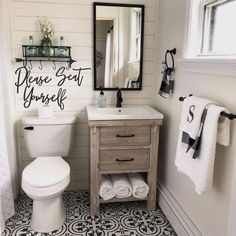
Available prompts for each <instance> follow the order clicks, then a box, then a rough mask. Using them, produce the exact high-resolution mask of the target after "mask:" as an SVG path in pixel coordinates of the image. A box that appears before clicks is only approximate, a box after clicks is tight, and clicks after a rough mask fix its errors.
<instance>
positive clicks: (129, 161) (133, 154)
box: [99, 150, 150, 171]
mask: <svg viewBox="0 0 236 236" xmlns="http://www.w3.org/2000/svg"><path fill="white" fill-rule="evenodd" d="M99 156H100V160H99V170H100V171H113V170H121V171H123V170H127V171H129V170H140V171H141V170H148V169H149V165H150V162H149V160H150V151H149V150H112V151H111V150H103V151H100V155H99Z"/></svg>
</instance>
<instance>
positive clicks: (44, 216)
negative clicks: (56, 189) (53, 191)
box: [30, 195, 66, 233]
mask: <svg viewBox="0 0 236 236" xmlns="http://www.w3.org/2000/svg"><path fill="white" fill-rule="evenodd" d="M65 218H66V214H65V207H64V203H63V200H62V196H61V195H59V196H57V197H53V198H49V199H33V213H32V219H31V223H30V226H31V228H32V230H34V231H36V232H41V233H48V232H51V231H53V230H56V229H58V228H60V227H61V226H62V224H63V223H64V221H65Z"/></svg>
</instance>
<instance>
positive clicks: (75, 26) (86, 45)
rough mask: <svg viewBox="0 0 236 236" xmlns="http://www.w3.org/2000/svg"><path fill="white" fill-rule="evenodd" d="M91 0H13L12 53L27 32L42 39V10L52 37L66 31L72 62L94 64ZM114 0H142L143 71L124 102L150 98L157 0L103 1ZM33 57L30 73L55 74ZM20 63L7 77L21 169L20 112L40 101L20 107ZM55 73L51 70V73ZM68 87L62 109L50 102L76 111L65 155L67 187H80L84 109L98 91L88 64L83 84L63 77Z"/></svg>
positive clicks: (24, 158) (25, 159) (84, 171)
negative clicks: (71, 143) (68, 168)
mask: <svg viewBox="0 0 236 236" xmlns="http://www.w3.org/2000/svg"><path fill="white" fill-rule="evenodd" d="M92 2H93V1H91V0H67V1H65V0H12V6H11V7H12V11H11V12H12V14H11V35H12V59H14V58H15V57H21V56H22V55H21V45H22V44H27V43H28V37H29V35H33V37H34V42H35V43H37V44H38V43H39V42H40V39H41V35H40V29H39V24H38V18H37V17H38V16H39V17H44V16H46V17H47V18H48V19H49V20H51V21H52V23H53V24H54V28H55V38H56V39H57V40H54V41H53V43H54V44H55V45H58V39H59V37H60V36H64V38H65V45H69V46H72V57H73V59H75V60H77V62H76V63H75V64H73V66H74V67H92V36H93V33H92V31H93V29H92ZM104 2H118V3H132V4H145V37H144V74H143V90H142V91H130V92H125V91H124V92H123V97H124V104H151V102H152V98H153V96H154V92H155V91H154V78H155V74H156V73H157V72H156V71H155V67H154V64H155V63H154V61H155V58H154V52H155V38H156V30H155V29H156V18H157V17H156V15H157V12H158V11H157V7H158V5H157V0H126V1H123V0H122V1H121V0H120V1H114V0H113V1H104ZM38 66H39V64H37V63H34V64H33V69H32V75H33V76H37V75H49V76H50V75H54V74H55V71H54V70H53V69H52V64H50V63H43V70H42V71H40V70H39V68H38ZM17 67H19V64H18V63H12V72H13V75H12V76H13V77H14V79H13V80H12V81H11V82H12V86H13V89H14V90H15V98H14V99H15V108H16V114H17V115H16V124H18V125H17V127H18V128H17V129H18V137H17V138H18V158H19V167H20V173H21V172H22V170H23V168H24V167H25V166H26V165H27V164H29V163H30V162H31V161H32V159H31V158H30V157H29V156H28V154H27V151H26V148H25V143H24V136H23V129H22V127H21V124H20V119H21V118H22V117H23V116H26V115H31V114H37V108H38V104H37V103H35V102H33V103H32V106H31V107H30V108H27V109H26V108H24V107H23V100H22V91H21V92H20V94H16V88H14V85H13V83H14V82H15V80H16V75H14V71H15V69H16V68H17ZM52 77H53V76H52ZM56 83H57V80H56V79H55V81H53V82H52V83H50V84H49V85H45V86H41V87H39V86H38V87H37V86H36V87H35V90H36V92H35V93H36V94H38V93H39V92H40V91H43V92H44V93H46V92H49V93H53V92H55V91H57V90H58V87H57V86H56ZM64 87H65V88H66V89H67V97H68V98H67V99H66V100H65V109H64V111H60V109H59V108H58V107H57V106H56V105H55V104H54V105H53V107H54V111H55V113H56V114H66V115H69V114H71V115H76V116H77V117H78V123H77V125H76V138H75V142H74V146H73V150H72V152H71V154H70V156H69V157H67V158H66V160H67V161H68V163H69V164H70V166H71V178H72V180H71V183H70V186H69V188H71V189H80V188H87V187H88V158H89V146H88V143H89V132H88V124H87V115H86V105H87V104H95V102H96V96H97V95H98V93H97V92H94V91H93V72H92V70H91V71H89V72H86V73H84V80H83V83H82V86H81V87H78V86H76V84H75V83H74V82H72V81H70V82H69V81H67V82H66V83H65V86H64ZM106 95H107V97H108V103H109V104H115V92H107V93H106Z"/></svg>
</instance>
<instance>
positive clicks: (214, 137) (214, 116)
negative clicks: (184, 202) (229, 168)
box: [175, 104, 230, 195]
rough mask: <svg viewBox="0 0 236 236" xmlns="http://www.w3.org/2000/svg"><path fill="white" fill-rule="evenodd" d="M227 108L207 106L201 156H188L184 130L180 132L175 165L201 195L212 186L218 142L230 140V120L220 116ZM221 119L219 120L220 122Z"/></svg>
mask: <svg viewBox="0 0 236 236" xmlns="http://www.w3.org/2000/svg"><path fill="white" fill-rule="evenodd" d="M222 111H225V112H228V111H227V110H226V109H225V108H223V107H220V106H218V105H215V104H211V105H209V106H208V108H207V115H206V119H205V123H204V127H203V132H202V141H201V149H200V153H199V157H198V158H197V159H192V158H189V157H188V156H186V152H185V150H184V149H183V148H182V143H181V139H182V132H181V131H180V133H179V139H178V144H177V151H176V159H175V165H176V166H177V168H178V170H179V171H181V172H183V173H184V174H186V175H187V176H188V177H189V178H190V179H191V180H192V181H193V183H194V184H195V191H196V192H197V193H198V194H199V195H201V194H202V193H203V192H205V191H209V190H210V189H211V187H212V181H213V170H214V162H215V152H216V142H217V141H218V142H219V143H220V144H222V145H224V146H228V145H229V141H230V121H229V119H227V118H223V117H221V118H220V119H219V117H220V113H221V112H222ZM218 121H219V122H218Z"/></svg>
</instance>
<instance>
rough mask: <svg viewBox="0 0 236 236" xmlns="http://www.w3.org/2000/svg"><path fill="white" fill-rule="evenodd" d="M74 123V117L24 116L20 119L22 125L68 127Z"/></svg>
mask: <svg viewBox="0 0 236 236" xmlns="http://www.w3.org/2000/svg"><path fill="white" fill-rule="evenodd" d="M74 123H76V116H53V117H52V118H39V117H38V116H26V117H24V118H23V119H22V124H24V125H68V124H74Z"/></svg>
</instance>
